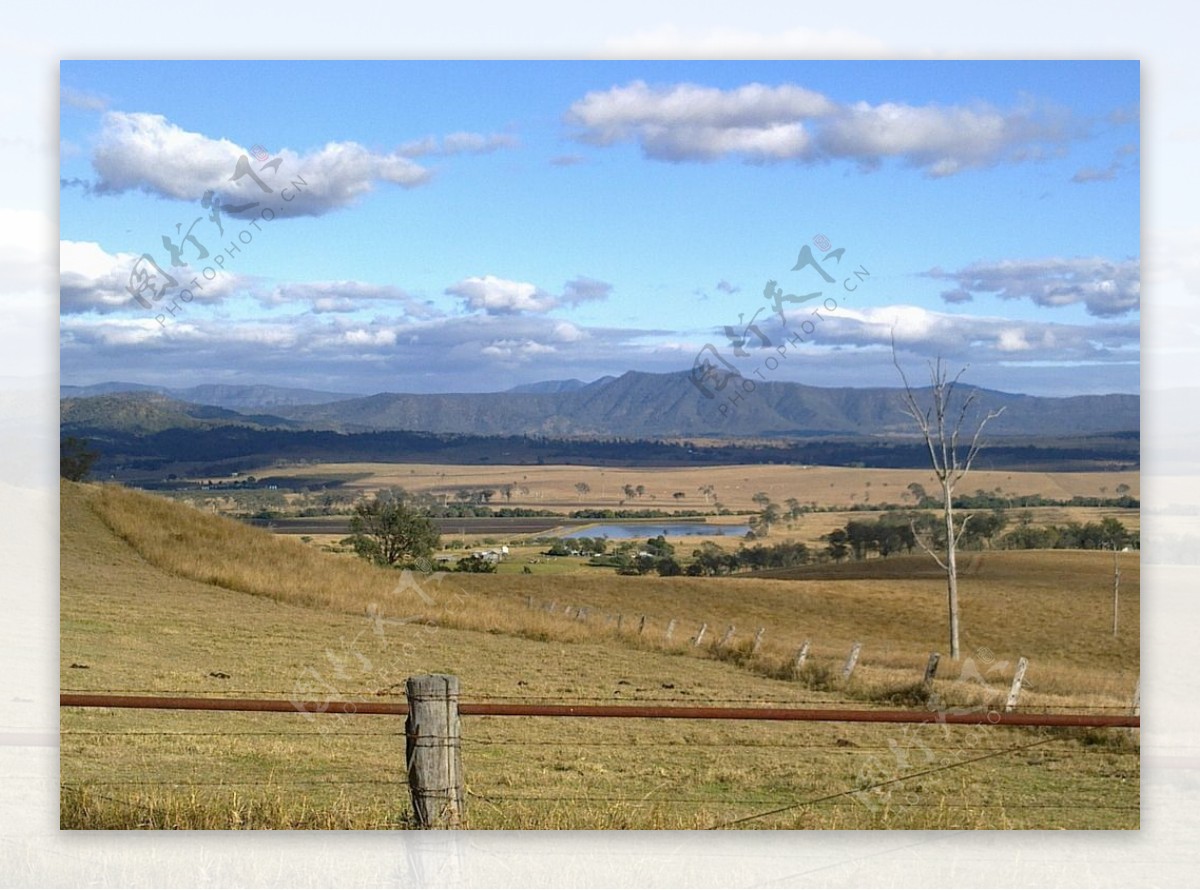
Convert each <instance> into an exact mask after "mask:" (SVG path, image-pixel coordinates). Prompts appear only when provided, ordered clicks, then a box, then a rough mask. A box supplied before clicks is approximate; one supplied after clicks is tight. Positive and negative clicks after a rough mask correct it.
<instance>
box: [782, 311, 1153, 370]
mask: <svg viewBox="0 0 1200 890" xmlns="http://www.w3.org/2000/svg"><path fill="white" fill-rule="evenodd" d="M802 317H803V316H801V315H797V317H796V319H795V323H796V324H799V323H800V319H801V318H802ZM893 336H894V337H895V342H896V345H897V346H898V347H899V348H901V349H907V350H910V351H912V352H915V353H918V354H920V355H923V356H933V355H941V356H943V357H946V358H960V359H963V360H969V361H971V362H977V361H978V362H987V361H1009V362H1011V361H1020V362H1031V361H1037V362H1128V361H1131V360H1136V357H1137V354H1138V349H1139V343H1140V338H1141V330H1140V327H1139V326H1138V325H1137V324H1136V323H1096V324H1091V325H1072V324H1058V323H1052V322H1041V321H1015V320H1013V319H1011V318H992V317H986V316H970V315H952V314H948V313H943V312H933V311H931V310H928V309H924V308H921V307H919V306H879V307H873V308H870V309H863V310H854V309H848V308H845V307H842V308H839V310H838V311H837V312H836V313H831V314H830V315H829V316H827V317H826V319H825V321H824V322H822V323H821V325H820V326H819V327H818V328H817V330H816V331H815V333H814V335H813V339H814V341H815V342H816V343H818V344H820V345H825V346H840V347H875V346H878V347H889V348H890V345H891V343H892V337H893Z"/></svg>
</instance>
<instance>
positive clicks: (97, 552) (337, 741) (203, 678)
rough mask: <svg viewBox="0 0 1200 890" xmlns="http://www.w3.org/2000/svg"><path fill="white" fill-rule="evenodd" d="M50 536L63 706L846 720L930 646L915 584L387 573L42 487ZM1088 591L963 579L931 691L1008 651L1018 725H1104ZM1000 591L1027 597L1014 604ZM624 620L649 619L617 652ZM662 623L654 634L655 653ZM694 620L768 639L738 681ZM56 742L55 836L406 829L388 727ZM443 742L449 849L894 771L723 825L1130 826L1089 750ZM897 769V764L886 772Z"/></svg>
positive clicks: (970, 692) (119, 499)
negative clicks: (109, 696)
mask: <svg viewBox="0 0 1200 890" xmlns="http://www.w3.org/2000/svg"><path fill="white" fill-rule="evenodd" d="M61 527H62V596H61V633H62V643H61V657H62V686H63V688H64V689H70V690H89V691H108V692H160V693H167V692H171V693H177V694H201V695H204V694H220V695H235V694H236V695H240V696H249V697H283V698H288V697H298V698H322V697H337V698H351V697H356V696H373V697H374V696H397V697H399V690H400V689H401V685H400V684H402V683H403V680H404V678H405V677H407V676H409V675H411V674H414V673H423V672H428V671H443V672H450V673H455V674H457V675H458V676H459V677H460V678H461V681H462V686H463V690H464V698H466V699H472V700H481V699H489V698H491V699H496V698H513V699H519V700H559V701H570V700H603V701H614V700H616V701H622V700H668V701H670V702H678V703H684V702H687V703H696V702H732V701H737V702H749V701H761V702H788V703H800V702H820V703H830V702H834V701H854V702H858V703H859V704H860V705H863V706H868V703H869V702H872V701H876V700H886V699H887V698H888V697H889V696H893V697H895V696H899V697H900V698H901V699H902V698H904V696H905V695H911V687H912V686H913V681H914V680H915V678H916V677H917V676H919V670H920V667H921V666H922V665H923V663H924V657H925V654H926V653H927V652H928V651H929V648H933V647H936V645H937V643H938V639H939V637H940V621H941V616H940V612H939V611H938V606H939V605H940V603H939V598H938V593H937V589H936V582H931V581H929V580H926V579H917V580H908V581H900V580H895V579H888V580H887V581H886V584H881V582H880V581H879V580H875V581H870V580H866V579H861V578H859V579H853V578H847V579H840V578H839V579H835V580H828V579H820V580H811V581H770V580H736V579H728V580H724V581H719V580H707V581H705V580H703V579H693V580H691V581H690V582H684V581H680V580H677V579H653V578H644V579H642V578H637V579H624V578H622V579H618V578H617V577H616V576H611V577H609V576H606V577H586V576H578V577H576V576H566V577H559V578H551V577H536V576H535V577H533V578H529V577H522V576H446V577H444V578H439V577H437V576H433V577H427V576H416V577H414V576H412V575H409V576H404V575H403V574H402V573H399V572H394V571H387V570H382V569H376V568H373V567H370V566H367V565H366V564H362V563H358V562H355V561H352V560H348V559H345V558H338V557H335V556H331V555H329V554H323V553H320V552H319V551H316V550H314V549H312V548H306V547H305V546H304V545H302V544H300V543H299V542H296V541H294V540H287V539H281V538H276V537H273V536H271V535H269V534H268V533H266V532H263V531H260V530H255V529H249V528H246V527H244V526H241V525H238V524H236V523H231V522H228V521H223V520H220V519H217V518H214V517H211V516H206V515H204V514H201V513H198V512H196V511H193V510H190V509H189V508H186V507H181V506H179V505H176V504H172V503H169V502H167V501H164V500H160V499H157V498H153V497H150V496H147V495H143V494H139V493H137V492H131V491H126V490H123V489H117V488H109V487H101V486H80V485H73V484H69V483H64V487H63V497H62V526H61ZM1016 555H1017V556H1020V554H1016ZM1003 556H1006V557H1007V556H1008V554H1003ZM989 560H990V557H989ZM1093 568H1095V569H1096V570H1099V569H1100V566H1099V565H1096V566H1088V565H1085V564H1083V563H1079V564H1071V565H1069V566H1066V565H1059V564H1051V563H1046V564H1040V563H1037V561H1036V560H1035V561H1033V562H1027V563H1022V564H1020V565H1018V564H1015V563H1014V564H1012V565H1008V564H1007V563H1006V562H1005V561H1004V560H1000V559H996V560H995V561H989V562H984V563H983V564H982V565H979V566H977V567H976V571H975V572H974V574H973V575H972V576H971V581H970V586H968V585H967V584H966V583H964V588H965V591H966V593H965V594H964V595H965V597H967V598H966V599H965V602H964V610H965V611H964V626H965V628H966V630H967V649H968V651H969V652H970V653H972V655H973V661H972V663H971V665H970V667H971V668H973V670H974V672H975V673H974V674H972V673H971V671H967V670H964V668H966V667H967V665H966V663H965V662H964V663H963V664H960V665H948V666H947V669H946V670H945V671H944V672H943V676H945V677H946V679H945V680H939V681H938V684H937V687H936V690H937V692H938V693H939V695H941V696H943V697H945V699H946V700H947V701H959V702H967V701H983V700H988V699H990V698H991V697H993V696H994V695H997V694H1001V693H1002V692H1003V690H1004V688H1005V686H1006V680H1007V671H1008V670H1010V669H1011V666H1010V667H1009V668H1007V669H1005V668H1001V667H1000V665H1001V664H1002V662H1004V661H1006V660H1012V659H1013V658H1015V656H1016V655H1017V654H1023V655H1026V656H1028V657H1030V658H1031V660H1032V663H1033V666H1032V667H1031V669H1030V673H1029V681H1030V683H1031V685H1032V694H1031V696H1030V698H1029V699H1028V700H1027V701H1028V704H1029V706H1036V705H1039V704H1040V705H1043V706H1047V705H1055V706H1063V707H1078V706H1080V705H1088V706H1096V705H1097V704H1102V703H1106V704H1107V706H1109V707H1119V706H1120V705H1121V704H1122V703H1123V702H1124V700H1125V699H1126V698H1127V696H1128V692H1129V690H1130V689H1131V688H1132V685H1133V681H1134V679H1135V677H1136V673H1137V626H1136V615H1137V603H1138V596H1137V572H1136V567H1135V566H1132V565H1131V566H1127V567H1126V568H1125V569H1124V570H1123V576H1122V577H1123V588H1122V594H1123V596H1122V599H1123V602H1124V603H1128V604H1129V605H1128V608H1129V609H1130V612H1129V613H1128V616H1126V615H1123V616H1122V620H1123V622H1126V623H1123V626H1122V635H1121V638H1120V639H1119V640H1118V641H1117V642H1116V643H1110V644H1107V647H1106V643H1105V641H1103V640H1102V639H1101V636H1102V634H1100V632H1099V629H1100V628H1102V627H1103V625H1104V616H1103V615H1102V614H1101V610H1100V605H1099V604H1100V603H1101V602H1102V601H1103V600H1102V599H1101V598H1100V597H1099V596H1098V595H1097V597H1096V598H1095V604H1094V605H1092V604H1091V602H1092V601H1091V600H1088V599H1087V597H1089V596H1091V593H1090V586H1089V585H1090V582H1087V581H1085V580H1082V579H1085V578H1086V573H1087V572H1089V571H1091V569H1093ZM1014 579H1016V581H1019V582H1020V584H1019V586H1021V587H1027V586H1028V587H1029V588H1030V589H1029V591H1028V593H1027V594H1024V598H1023V599H1022V598H1021V597H1020V596H1018V594H1017V593H1015V592H1014V588H1015V586H1018V585H1016V584H1015V583H1014ZM1056 579H1057V580H1056ZM1034 581H1036V582H1037V583H1036V584H1034V583H1033V582H1034ZM398 582H400V584H399V585H398ZM527 598H532V599H533V601H534V606H535V607H534V608H533V609H530V608H528V607H527V601H528V599H527ZM551 600H554V601H556V602H557V603H558V604H560V606H561V604H563V603H567V602H570V603H572V604H573V605H576V606H579V605H584V606H588V607H590V608H591V610H592V612H591V619H590V620H588V621H579V620H575V619H574V618H570V619H569V618H567V617H565V616H564V615H563V614H562V613H561V611H558V612H556V613H554V614H551V613H549V612H546V611H544V610H543V609H542V608H540V607H541V606H542V604H543V603H548V602H549V601H551ZM1035 604H1038V605H1039V608H1037V609H1033V608H1032V606H1033V605H1035ZM1083 604H1088V605H1084V606H1083V607H1082V608H1081V605H1083ZM971 610H973V611H971ZM1060 612H1061V613H1062V614H1064V615H1068V614H1073V615H1075V616H1077V618H1076V624H1077V627H1075V628H1073V629H1072V630H1073V633H1071V634H1067V635H1066V638H1064V637H1063V635H1062V634H1061V633H1057V632H1055V629H1054V625H1055V623H1056V622H1059V621H1060V619H1059V618H1057V617H1050V618H1048V616H1056V615H1058V614H1059V613H1060ZM615 614H622V615H624V616H627V617H626V619H625V623H624V626H623V632H622V633H621V634H618V633H617V631H616V627H615V624H613V623H612V622H609V621H606V620H604V619H605V617H606V616H611V615H615ZM635 614H646V615H647V616H648V623H647V631H646V633H645V634H644V635H643V636H641V637H639V636H637V634H636V632H635V630H633V628H634V622H633V621H632V620H631V617H630V616H633V615H635ZM672 617H674V618H677V619H678V621H679V625H678V627H679V630H678V631H677V633H676V635H675V639H674V641H673V642H672V643H671V644H667V643H666V642H665V641H664V640H663V629H664V625H665V623H666V622H667V621H669V620H670V619H671V618H672ZM701 621H707V622H709V626H710V631H709V634H710V639H711V638H715V636H716V631H717V630H718V629H722V630H723V628H724V627H725V625H726V624H727V623H733V624H736V625H737V627H738V628H745V631H743V632H742V633H745V634H746V635H745V636H742V637H741V641H740V642H742V641H745V640H748V633H747V632H749V633H752V632H753V629H754V628H755V627H757V626H764V627H767V628H768V630H767V633H766V640H767V643H766V645H764V646H763V650H762V652H761V653H759V656H758V657H756V658H753V659H751V658H750V657H749V652H748V646H747V645H740V643H739V645H735V646H734V647H732V651H727V652H724V653H721V652H716V651H713V650H712V649H711V648H709V647H707V646H702V647H699V648H696V647H692V646H690V645H689V644H688V643H687V636H688V635H689V634H691V633H694V632H695V628H696V627H697V626H698V624H699V622H701ZM972 628H974V629H972ZM972 634H976V636H973V635H972ZM802 636H803V637H811V638H812V639H813V642H814V646H813V649H814V653H815V654H814V658H813V660H812V661H811V663H810V666H809V669H808V671H807V672H806V674H805V676H803V677H801V678H799V679H791V678H789V679H775V678H774V677H773V676H772V675H779V674H780V673H782V671H781V667H782V665H784V664H785V663H787V662H788V660H789V659H790V657H791V654H792V652H793V650H794V646H795V645H796V644H797V643H798V641H799V639H800V638H801V637H802ZM853 639H861V640H863V642H864V644H865V646H864V651H863V662H862V666H861V667H860V669H859V671H858V672H857V673H856V674H855V677H854V678H853V679H852V680H851V681H850V683H849V684H845V685H843V684H841V683H840V681H838V680H836V679H835V678H831V677H830V676H829V674H830V669H831V668H832V667H833V666H834V665H836V663H837V662H838V661H840V659H841V658H842V657H844V650H845V648H848V644H849V642H851V641H852V640H853ZM984 647H986V648H987V649H988V650H990V651H988V652H984ZM583 724H586V725H583ZM63 733H64V735H63V744H62V755H61V756H62V782H63V814H62V821H63V825H64V827H402V826H404V825H405V824H407V823H406V819H407V799H406V792H405V788H404V785H403V776H402V772H403V770H402V766H403V753H402V752H403V741H402V739H401V738H400V737H399V735H398V733H399V726H398V724H397V722H396V721H395V720H394V719H392V718H373V717H372V718H339V717H329V716H326V717H313V716H311V715H309V716H305V715H300V714H297V715H293V716H289V715H255V714H202V713H190V712H154V711H145V712H137V711H105V710H78V709H65V710H64V712H63ZM464 736H465V740H464V766H465V770H466V774H467V776H468V785H469V798H468V807H469V813H470V817H469V818H470V824H471V825H472V827H551V828H567V827H650V828H662V827H704V826H708V825H712V824H717V823H719V822H723V821H727V820H731V819H735V818H738V817H742V816H747V815H752V814H754V813H757V812H760V811H765V810H769V809H774V808H777V807H779V806H787V805H789V804H793V803H796V802H799V801H805V800H812V799H816V798H821V797H828V796H829V795H830V794H838V793H839V792H844V791H851V792H852V791H855V790H856V789H859V788H864V787H866V786H867V785H870V784H873V783H874V781H876V780H879V779H880V778H881V777H884V776H885V774H886V775H887V776H892V777H898V776H900V775H906V774H909V773H911V772H913V771H915V770H916V768H917V766H918V765H921V766H924V767H926V768H929V767H930V766H931V765H932V766H936V767H939V768H940V771H939V772H938V773H937V774H936V775H933V776H926V777H924V778H923V779H921V780H919V781H910V782H907V783H903V784H902V785H900V784H898V785H896V786H895V788H892V787H891V786H889V788H888V789H884V788H878V789H875V790H871V791H864V792H862V795H861V796H859V797H853V796H846V795H843V796H841V797H836V798H831V799H830V800H829V801H827V802H825V803H822V804H814V805H812V806H808V807H801V808H797V809H789V810H786V811H784V812H782V813H779V814H777V815H775V816H772V817H769V818H763V819H756V820H754V821H751V822H749V823H746V827H1054V826H1063V827H1085V826H1087V827H1136V825H1137V758H1136V756H1135V754H1136V748H1135V747H1130V745H1129V740H1128V736H1127V735H1114V734H1112V733H1109V734H1107V735H1104V734H1083V735H1080V734H1076V735H1074V736H1066V737H1061V734H1060V736H1050V735H1046V736H1043V735H1038V734H1036V733H1033V732H1024V731H1009V730H1005V731H1003V735H1002V737H1001V736H997V735H996V731H988V730H984V731H980V730H978V729H969V728H961V729H958V728H956V729H949V728H944V727H942V728H938V727H922V728H919V729H916V730H905V729H904V728H902V727H892V728H886V727H881V728H880V727H869V726H838V725H834V724H812V725H808V724H799V725H765V724H744V725H743V724H727V723H695V722H691V721H666V722H665V723H664V722H662V721H578V722H575V721H569V720H568V721H556V720H532V719H531V720H517V719H511V718H474V719H468V720H465V722H464ZM1035 744H1036V745H1038V747H1035V748H1029V749H1027V750H1026V751H1025V752H1024V753H1013V754H1009V753H1005V751H1007V750H1008V749H1010V748H1017V747H1020V746H1025V745H1035ZM918 750H919V751H920V755H921V756H920V759H919V761H912V762H908V761H905V762H903V763H902V762H901V760H900V759H898V758H897V755H896V752H897V751H900V752H904V751H910V752H912V751H918ZM997 752H998V753H997ZM992 754H995V756H990V755H992ZM985 755H989V759H988V760H986V761H981V762H980V764H978V765H973V766H972V767H970V769H966V768H962V767H959V768H955V767H954V764H955V763H958V762H961V761H963V760H965V759H970V757H974V756H985ZM906 756H907V755H906ZM914 756H915V755H914ZM900 788H903V790H904V794H905V796H904V797H903V798H901V797H900V796H897V794H895V793H893V791H898V790H899V789H900Z"/></svg>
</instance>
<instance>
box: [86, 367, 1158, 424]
mask: <svg viewBox="0 0 1200 890" xmlns="http://www.w3.org/2000/svg"><path fill="white" fill-rule="evenodd" d="M739 387H740V388H741V391H740V397H739V398H737V399H736V401H734V400H733V397H734V395H735V394H739V390H738V388H739ZM64 389H66V388H64ZM747 389H749V388H748V387H745V386H744V384H741V383H739V382H738V381H737V380H736V379H735V380H732V381H730V382H729V384H728V386H727V388H726V391H724V392H716V391H714V390H712V389H709V390H708V392H709V393H711V395H712V397H711V398H709V397H707V396H706V395H705V393H704V392H703V391H702V390H701V388H700V387H698V386H696V385H695V384H694V383H693V381H692V380H691V377H690V374H689V373H688V372H680V373H675V374H649V373H643V372H639V371H630V372H627V373H625V374H622V375H621V376H620V377H615V378H614V377H608V378H601V379H599V380H596V381H593V382H592V383H586V384H585V383H582V382H581V381H577V380H568V381H548V382H546V383H545V384H544V385H537V384H535V385H532V386H525V387H518V388H516V389H515V390H509V391H507V392H494V393H440V394H413V393H379V394H376V395H372V396H346V395H345V394H334V393H317V395H319V396H320V397H321V399H322V401H320V402H310V403H307V404H305V403H300V402H298V401H296V399H298V398H300V397H301V394H304V393H313V392H316V391H311V390H286V389H281V388H277V387H228V386H220V385H214V386H209V387H193V388H191V389H190V390H176V391H173V392H174V393H179V394H181V395H182V394H187V395H188V396H189V398H188V399H187V400H188V401H192V402H202V401H203V400H205V399H207V400H208V401H207V402H206V404H209V405H214V406H216V408H220V409H225V410H232V411H238V410H239V409H238V408H237V407H234V406H235V405H238V404H241V405H247V404H251V403H252V404H253V406H254V408H255V409H262V408H266V409H268V410H266V411H264V412H263V413H262V414H260V415H258V416H243V417H240V418H234V417H228V418H218V417H217V416H215V415H205V414H203V413H197V411H196V410H195V409H194V408H193V409H187V410H182V409H180V408H178V407H177V406H176V407H171V408H170V409H169V411H168V409H167V407H166V406H165V405H158V410H160V411H167V412H168V413H172V412H173V413H174V414H175V415H176V416H180V414H181V412H182V416H183V417H186V418H187V420H186V421H182V422H183V423H205V424H211V423H214V422H217V423H219V422H234V423H236V422H241V423H253V424H259V425H274V426H279V427H287V428H291V429H301V428H307V429H315V430H332V431H339V432H377V431H386V430H410V431H422V432H431V433H448V434H463V435H475V436H510V435H536V436H549V437H599V438H613V437H617V438H630V439H638V438H640V439H645V438H670V437H678V436H689V437H715V438H716V437H719V438H730V437H733V438H748V437H760V438H761V437H819V436H847V435H851V436H886V437H903V436H910V435H912V434H913V433H914V432H915V430H914V427H913V423H912V421H911V420H910V419H909V418H908V417H906V416H905V415H904V414H903V413H902V411H901V403H900V394H901V392H902V390H901V389H899V388H886V387H869V388H851V387H834V388H828V387H815V386H806V385H803V384H799V383H775V382H758V384H757V385H756V386H754V387H753V391H746V390H747ZM921 392H923V391H921V390H918V393H921ZM960 392H961V393H962V394H963V395H964V396H965V395H966V394H967V393H970V392H975V393H976V394H977V405H978V407H979V408H980V409H982V410H997V409H1000V408H1003V409H1004V413H1003V414H1001V415H1000V416H999V417H997V418H996V419H994V420H993V421H991V423H989V424H988V427H987V435H988V436H989V438H992V437H996V436H1060V437H1061V436H1076V435H1097V434H1107V433H1132V432H1137V431H1139V430H1140V426H1141V424H1140V402H1141V400H1140V397H1139V396H1136V395H1128V394H1110V395H1099V396H1071V397H1065V398H1049V397H1042V396H1029V395H1020V394H1014V393H1003V392H997V391H992V390H983V389H972V388H971V387H967V386H960ZM106 398H108V399H114V398H115V399H118V400H119V399H120V398H122V397H120V396H117V395H115V394H113V395H109V396H107V397H106ZM124 398H126V399H129V400H131V401H132V402H133V403H138V402H139V401H140V402H141V403H142V407H141V410H143V411H145V410H149V406H150V405H152V404H155V403H153V402H152V401H151V402H147V401H146V399H147V396H146V393H144V392H143V393H141V394H140V395H139V394H132V395H127V396H124ZM174 398H177V399H178V398H180V396H179V395H176V396H174ZM270 399H274V401H268V400H270ZM85 401H86V400H85ZM113 406H114V403H111V402H109V403H106V406H105V409H106V411H107V412H112V411H114V410H115V408H114V407H113ZM722 406H724V408H725V410H724V412H723V411H722V410H721V409H722ZM81 411H83V406H78V405H76V406H72V409H71V411H67V410H64V418H63V419H64V425H66V424H67V422H68V417H70V416H75V417H79V416H80V413H79V412H81ZM135 413H136V412H135ZM95 419H96V420H99V417H97V418H95ZM162 422H165V418H156V419H155V420H154V423H153V424H150V425H154V424H158V423H162ZM142 423H143V425H146V423H147V421H145V420H144V419H143V421H142Z"/></svg>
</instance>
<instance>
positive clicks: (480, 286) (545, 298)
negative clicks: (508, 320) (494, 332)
mask: <svg viewBox="0 0 1200 890" xmlns="http://www.w3.org/2000/svg"><path fill="white" fill-rule="evenodd" d="M611 291H612V285H611V284H608V283H606V282H603V281H597V280H595V279H594V278H585V277H579V278H574V279H572V280H571V281H568V282H567V283H566V284H565V285H563V290H562V293H561V294H557V295H556V294H552V293H549V292H548V291H545V290H543V289H542V288H540V287H538V286H537V285H536V284H530V283H528V282H525V281H511V280H509V279H506V278H497V277H496V276H494V275H484V276H482V277H479V276H473V277H471V278H464V279H463V280H462V281H459V282H458V283H456V284H452V285H450V287H448V288H446V293H447V294H449V295H450V296H454V297H459V298H461V299H462V301H463V304H464V305H465V306H466V308H467V309H469V310H471V311H478V310H483V311H484V312H485V313H487V314H489V315H514V314H520V313H543V312H549V311H550V310H551V309H557V308H558V307H560V306H574V305H577V304H578V303H582V302H584V301H587V300H603V299H606V298H607V297H608V295H609V293H610V292H611Z"/></svg>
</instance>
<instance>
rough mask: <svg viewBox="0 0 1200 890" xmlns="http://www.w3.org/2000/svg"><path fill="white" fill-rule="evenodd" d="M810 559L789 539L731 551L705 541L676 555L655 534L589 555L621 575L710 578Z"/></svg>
mask: <svg viewBox="0 0 1200 890" xmlns="http://www.w3.org/2000/svg"><path fill="white" fill-rule="evenodd" d="M810 560H811V553H810V551H809V549H808V547H807V546H805V545H804V544H801V543H797V542H793V541H787V542H784V543H781V544H771V545H767V544H755V545H753V546H749V547H748V546H746V545H742V546H741V547H740V548H739V549H738V550H737V551H733V552H731V551H727V550H724V549H722V548H721V547H718V546H717V545H716V544H714V543H712V542H711V541H705V542H704V543H703V544H701V545H700V546H699V547H698V548H696V549H695V550H693V551H692V555H691V559H690V560H689V559H687V557H683V558H680V557H679V556H677V555H676V551H675V546H674V545H673V544H671V543H670V542H669V541H667V540H666V539H665V538H664V537H663V536H662V535H658V536H657V537H654V538H650V539H648V540H646V541H645V542H642V543H632V542H630V543H625V544H622V545H620V546H619V547H618V548H617V549H616V550H614V551H613V552H612V553H611V554H608V555H607V556H599V557H595V558H593V559H592V562H591V564H592V565H603V566H611V567H613V568H615V569H616V570H617V573H618V574H621V575H648V574H651V573H657V574H659V575H663V576H665V577H671V576H675V575H687V576H690V577H712V576H718V575H732V574H733V573H734V572H737V571H739V570H741V569H750V570H755V569H768V568H787V567H789V566H796V565H804V564H805V563H807V562H809V561H810Z"/></svg>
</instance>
